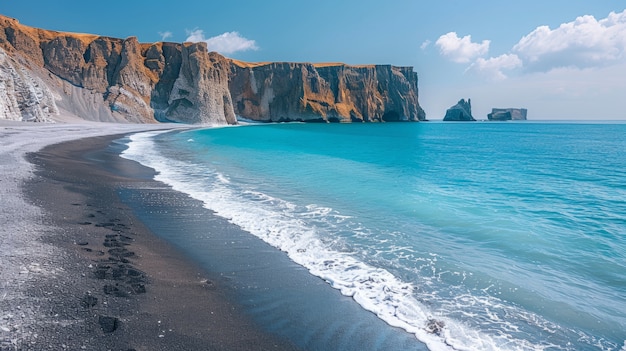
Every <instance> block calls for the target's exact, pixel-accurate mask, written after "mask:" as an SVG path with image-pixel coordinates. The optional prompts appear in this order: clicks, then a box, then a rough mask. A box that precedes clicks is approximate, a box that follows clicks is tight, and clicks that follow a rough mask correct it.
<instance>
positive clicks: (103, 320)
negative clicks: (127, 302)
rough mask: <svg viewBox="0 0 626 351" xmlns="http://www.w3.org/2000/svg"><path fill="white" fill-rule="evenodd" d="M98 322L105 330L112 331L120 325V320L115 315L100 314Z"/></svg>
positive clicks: (106, 331)
mask: <svg viewBox="0 0 626 351" xmlns="http://www.w3.org/2000/svg"><path fill="white" fill-rule="evenodd" d="M98 323H99V324H100V328H102V331H103V332H105V333H112V332H114V331H115V330H116V329H117V327H118V326H119V323H120V320H119V319H117V318H115V317H109V316H99V317H98Z"/></svg>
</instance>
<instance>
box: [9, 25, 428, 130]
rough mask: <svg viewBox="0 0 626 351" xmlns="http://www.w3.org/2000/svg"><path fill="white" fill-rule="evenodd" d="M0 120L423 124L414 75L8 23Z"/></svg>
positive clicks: (398, 69) (392, 69)
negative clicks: (260, 59) (242, 57)
mask: <svg viewBox="0 0 626 351" xmlns="http://www.w3.org/2000/svg"><path fill="white" fill-rule="evenodd" d="M0 50H1V51H0V84H1V85H0V99H2V102H0V118H5V119H14V120H37V121H49V120H55V119H59V118H58V116H59V114H60V115H64V116H65V115H69V116H74V117H75V118H81V119H85V120H92V121H107V122H134V123H156V122H181V123H200V124H236V123H237V120H236V116H237V115H238V116H241V117H243V118H247V119H252V120H257V121H324V122H352V121H359V122H361V121H364V122H375V121H399V120H408V121H417V120H423V119H425V114H424V111H423V110H422V109H421V107H420V106H419V103H418V89H417V83H418V78H417V74H416V73H415V72H413V70H412V68H410V67H393V66H388V65H386V66H348V65H344V64H317V65H315V64H310V63H267V64H250V63H244V62H240V61H235V60H231V59H228V58H225V57H224V56H222V55H220V54H218V53H209V52H207V47H206V44H204V43H182V44H180V43H166V42H159V43H153V44H142V43H139V41H138V40H137V38H135V37H129V38H127V39H117V38H110V37H103V36H98V35H92V34H79V33H65V32H57V31H50V30H43V29H37V28H32V27H28V26H24V25H22V24H20V23H19V22H18V21H17V20H15V19H12V18H8V17H4V16H1V15H0Z"/></svg>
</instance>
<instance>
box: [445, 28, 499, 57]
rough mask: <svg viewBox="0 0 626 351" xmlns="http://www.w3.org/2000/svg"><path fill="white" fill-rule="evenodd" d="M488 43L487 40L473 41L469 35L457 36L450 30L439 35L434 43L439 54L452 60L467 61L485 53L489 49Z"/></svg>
mask: <svg viewBox="0 0 626 351" xmlns="http://www.w3.org/2000/svg"><path fill="white" fill-rule="evenodd" d="M489 43H490V41H489V40H483V41H482V43H473V42H472V36H471V35H466V36H464V37H463V38H459V36H458V35H457V34H456V32H450V33H447V34H444V35H442V36H440V37H439V39H437V41H436V42H435V45H437V46H438V47H439V52H440V53H441V55H443V56H445V57H448V58H449V59H450V60H452V61H454V62H458V63H467V62H470V61H471V60H472V59H474V58H475V57H477V56H482V55H484V54H486V53H487V52H488V51H489Z"/></svg>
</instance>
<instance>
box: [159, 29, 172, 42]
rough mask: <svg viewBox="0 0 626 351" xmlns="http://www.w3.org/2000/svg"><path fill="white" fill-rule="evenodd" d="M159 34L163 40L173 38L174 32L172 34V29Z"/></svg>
mask: <svg viewBox="0 0 626 351" xmlns="http://www.w3.org/2000/svg"><path fill="white" fill-rule="evenodd" d="M159 35H160V36H161V41H166V40H167V39H169V38H171V37H172V36H173V35H174V34H172V32H170V31H165V32H159Z"/></svg>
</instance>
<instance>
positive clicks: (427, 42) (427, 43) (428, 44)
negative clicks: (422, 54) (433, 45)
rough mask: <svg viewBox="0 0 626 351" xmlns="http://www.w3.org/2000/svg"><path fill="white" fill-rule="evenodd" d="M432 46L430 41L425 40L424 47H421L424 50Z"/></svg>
mask: <svg viewBox="0 0 626 351" xmlns="http://www.w3.org/2000/svg"><path fill="white" fill-rule="evenodd" d="M429 46H430V40H425V41H424V42H423V43H422V45H420V49H422V50H424V49H426V48H427V47H429Z"/></svg>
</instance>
